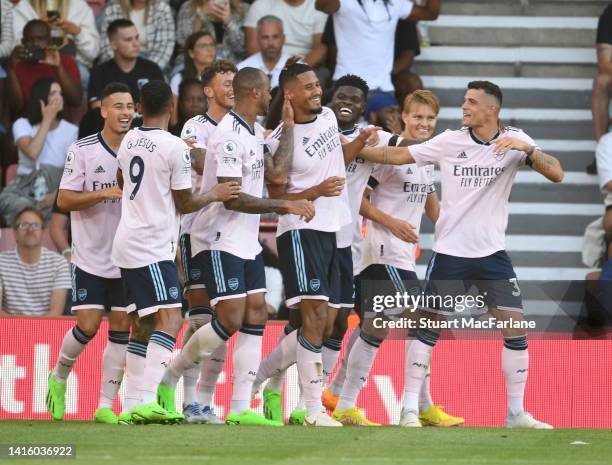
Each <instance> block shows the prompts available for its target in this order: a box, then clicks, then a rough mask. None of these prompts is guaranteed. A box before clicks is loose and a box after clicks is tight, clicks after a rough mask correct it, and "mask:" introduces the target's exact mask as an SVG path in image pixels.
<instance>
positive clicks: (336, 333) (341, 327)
mask: <svg viewBox="0 0 612 465" xmlns="http://www.w3.org/2000/svg"><path fill="white" fill-rule="evenodd" d="M347 329H348V321H347V319H346V318H340V317H339V318H336V321H335V322H334V329H333V332H332V337H333V338H334V339H342V338H344V335H345V334H346V331H347Z"/></svg>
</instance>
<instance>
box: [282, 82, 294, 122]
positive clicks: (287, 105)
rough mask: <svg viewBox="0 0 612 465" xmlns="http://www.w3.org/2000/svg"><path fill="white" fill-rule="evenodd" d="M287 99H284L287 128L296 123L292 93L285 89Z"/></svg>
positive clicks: (284, 116)
mask: <svg viewBox="0 0 612 465" xmlns="http://www.w3.org/2000/svg"><path fill="white" fill-rule="evenodd" d="M284 97H285V99H284V101H283V115H282V118H283V125H284V126H285V127H286V128H292V127H293V126H294V125H295V120H294V114H293V106H292V105H291V98H292V94H291V93H290V92H287V91H285V95H284Z"/></svg>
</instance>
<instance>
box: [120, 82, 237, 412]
mask: <svg viewBox="0 0 612 465" xmlns="http://www.w3.org/2000/svg"><path fill="white" fill-rule="evenodd" d="M141 111H142V114H143V120H144V125H143V126H142V127H139V128H136V129H132V130H131V131H129V132H128V133H127V134H126V135H125V138H124V139H123V142H122V143H121V147H120V148H119V152H118V154H117V160H118V162H119V170H118V171H117V180H118V183H119V185H120V186H121V187H122V188H123V197H122V202H121V220H120V222H119V226H118V228H117V233H116V235H115V239H114V242H113V248H112V255H111V257H112V261H113V263H114V264H115V265H116V266H118V267H119V268H120V269H121V278H122V280H123V283H124V286H125V288H126V290H127V292H128V298H129V299H130V300H131V301H133V302H134V303H135V305H136V310H137V311H138V316H139V319H140V321H139V324H138V326H137V328H136V331H134V332H133V333H134V334H133V335H132V338H133V339H131V340H130V343H129V346H128V351H129V352H130V353H131V354H133V355H134V357H131V358H128V359H127V366H126V371H127V375H128V387H129V385H131V384H132V383H134V385H135V386H136V389H133V390H132V389H130V390H128V392H126V398H125V401H124V408H123V409H124V411H129V412H131V418H132V420H133V421H135V422H175V421H180V420H182V419H183V415H181V414H177V413H175V412H167V411H166V410H164V409H163V408H162V407H161V406H159V405H158V404H157V402H156V392H157V386H158V384H159V382H160V381H161V378H162V376H163V374H164V370H165V369H166V367H167V366H168V363H169V361H170V355H171V353H172V349H173V348H174V343H175V341H176V335H177V334H178V331H179V330H180V328H181V325H182V316H181V306H182V303H181V297H180V295H179V283H178V275H177V270H176V265H175V264H174V258H175V255H176V246H177V240H178V233H179V214H180V213H183V214H185V213H191V212H194V211H197V210H199V209H201V208H203V207H205V206H206V205H208V204H210V203H212V202H222V201H227V200H230V199H234V198H237V197H238V194H239V190H240V187H239V185H238V183H236V182H228V183H222V184H215V185H214V186H211V189H210V191H209V192H207V193H206V194H204V195H194V194H193V193H192V191H191V157H190V154H189V148H188V147H187V145H186V144H185V142H183V141H182V140H181V139H180V138H178V137H175V136H173V135H171V134H170V133H169V132H167V128H168V122H169V120H170V116H171V114H172V91H171V90H170V87H169V86H168V85H167V84H166V83H164V82H163V81H151V82H149V83H147V84H145V85H144V86H143V87H142V89H141ZM146 341H148V346H147V345H146V344H147V342H146ZM130 346H132V347H133V350H130Z"/></svg>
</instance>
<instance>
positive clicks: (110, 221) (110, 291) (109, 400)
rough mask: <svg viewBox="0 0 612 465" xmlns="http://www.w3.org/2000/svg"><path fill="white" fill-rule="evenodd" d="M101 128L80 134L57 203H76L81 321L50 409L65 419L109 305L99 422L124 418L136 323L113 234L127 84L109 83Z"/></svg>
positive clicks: (130, 105) (127, 115) (75, 296)
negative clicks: (122, 401) (74, 380)
mask: <svg viewBox="0 0 612 465" xmlns="http://www.w3.org/2000/svg"><path fill="white" fill-rule="evenodd" d="M101 114H102V118H104V128H103V129H102V131H101V132H99V133H97V134H94V135H92V136H89V137H85V138H83V139H80V140H78V141H77V142H75V143H74V144H72V145H71V146H70V149H69V150H68V153H67V155H66V162H65V167H64V175H63V176H62V180H61V182H60V186H59V195H58V199H57V203H58V206H59V207H60V208H62V209H63V210H70V211H71V213H70V216H71V227H72V260H71V261H72V305H71V308H72V312H73V313H75V314H76V316H77V323H76V325H75V326H74V327H73V328H72V329H71V330H70V331H68V332H67V333H66V335H65V336H64V340H63V342H62V347H61V349H60V353H59V355H58V358H57V362H56V365H55V368H54V369H53V371H52V372H51V373H50V374H49V384H48V394H47V409H48V410H49V413H50V414H51V415H52V416H53V418H54V419H55V420H61V419H63V418H64V410H65V393H66V380H67V378H68V375H69V374H70V372H71V370H72V366H73V365H74V363H75V362H76V360H77V358H78V356H79V355H80V354H81V352H82V351H83V350H84V349H85V347H86V346H87V343H88V342H89V341H91V340H92V339H93V338H94V336H95V335H96V332H97V331H98V328H99V327H100V322H101V321H102V316H103V315H104V311H105V310H109V313H108V320H109V333H108V343H107V345H106V348H105V349H104V355H103V356H102V383H101V389H100V401H99V404H98V409H97V410H96V412H95V414H94V421H96V422H99V423H117V421H118V420H117V416H116V415H115V414H114V413H113V410H112V406H113V401H114V399H115V396H116V395H117V392H118V391H119V387H120V385H121V382H122V379H123V368H124V366H125V352H126V347H127V344H128V338H129V330H130V322H129V318H128V316H127V306H128V302H127V301H126V298H125V293H124V292H123V286H122V284H121V274H120V272H119V268H117V267H116V266H115V265H113V264H112V262H111V258H110V256H111V247H112V238H113V237H114V235H115V231H116V229H117V225H118V224H119V218H120V216H121V204H120V203H119V201H120V200H121V195H122V194H121V189H120V188H119V187H118V186H117V182H116V173H117V167H118V164H117V155H116V152H117V150H118V149H119V145H120V144H121V141H122V140H123V137H124V136H125V134H126V133H127V132H128V130H129V129H130V124H131V123H132V117H133V115H134V102H133V100H132V96H131V94H130V89H129V88H128V87H127V86H126V85H125V84H119V83H113V84H109V85H108V86H106V88H105V89H104V91H103V94H102V105H101Z"/></svg>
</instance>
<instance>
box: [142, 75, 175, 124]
mask: <svg viewBox="0 0 612 465" xmlns="http://www.w3.org/2000/svg"><path fill="white" fill-rule="evenodd" d="M140 104H141V106H142V107H141V108H142V113H143V116H161V115H163V114H164V113H165V112H166V111H168V108H169V107H170V105H171V104H172V90H171V89H170V86H169V85H168V84H166V83H165V82H164V81H149V82H147V83H146V84H145V85H144V86H142V89H140Z"/></svg>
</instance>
